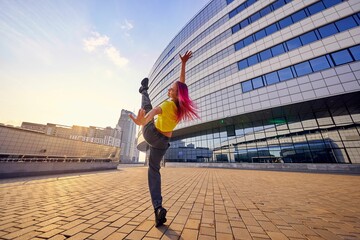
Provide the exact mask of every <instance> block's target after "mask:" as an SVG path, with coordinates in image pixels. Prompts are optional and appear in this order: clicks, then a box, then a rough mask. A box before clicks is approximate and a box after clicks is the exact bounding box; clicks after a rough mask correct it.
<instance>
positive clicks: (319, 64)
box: [310, 56, 330, 72]
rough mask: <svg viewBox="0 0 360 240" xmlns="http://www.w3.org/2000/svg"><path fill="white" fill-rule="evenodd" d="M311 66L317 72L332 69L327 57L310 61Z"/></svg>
mask: <svg viewBox="0 0 360 240" xmlns="http://www.w3.org/2000/svg"><path fill="white" fill-rule="evenodd" d="M310 64H311V67H312V69H313V70H314V71H315V72H316V71H321V70H324V69H327V68H330V64H329V62H328V61H327V59H326V57H325V56H322V57H318V58H315V59H312V60H310Z"/></svg>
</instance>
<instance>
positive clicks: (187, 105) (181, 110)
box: [176, 81, 199, 122]
mask: <svg viewBox="0 0 360 240" xmlns="http://www.w3.org/2000/svg"><path fill="white" fill-rule="evenodd" d="M176 85H177V87H178V97H177V100H178V103H177V107H178V111H177V120H178V122H180V121H181V120H193V119H195V118H199V115H198V114H197V112H196V106H195V104H194V102H193V101H192V100H191V99H190V97H189V91H188V87H187V85H186V84H185V83H182V82H179V81H176Z"/></svg>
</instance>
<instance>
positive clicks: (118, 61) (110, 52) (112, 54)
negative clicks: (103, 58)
mask: <svg viewBox="0 0 360 240" xmlns="http://www.w3.org/2000/svg"><path fill="white" fill-rule="evenodd" d="M105 54H106V55H107V56H108V58H110V60H111V61H112V62H113V63H114V64H115V65H117V66H119V67H124V66H126V64H127V63H128V62H129V60H128V59H126V58H124V57H121V56H120V53H119V51H118V50H117V49H116V48H115V47H113V46H109V47H107V48H106V49H105Z"/></svg>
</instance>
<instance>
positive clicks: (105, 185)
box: [0, 167, 360, 239]
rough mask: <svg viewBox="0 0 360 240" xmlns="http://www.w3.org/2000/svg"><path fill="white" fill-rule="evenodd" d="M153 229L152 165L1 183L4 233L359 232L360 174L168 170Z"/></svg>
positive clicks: (328, 235)
mask: <svg viewBox="0 0 360 240" xmlns="http://www.w3.org/2000/svg"><path fill="white" fill-rule="evenodd" d="M161 173H162V176H163V185H162V186H163V197H164V207H166V208H167V209H168V217H167V218H168V221H167V222H166V224H165V226H162V227H160V228H155V227H154V220H153V218H154V216H153V210H152V206H151V203H150V197H149V193H148V188H147V168H145V167H134V168H122V169H119V170H117V171H107V172H94V173H86V174H85V173H82V174H73V175H67V176H47V177H37V178H21V179H6V180H0V206H1V207H0V238H1V239H360V191H359V189H360V187H359V186H360V176H359V175H357V176H355V175H340V174H314V173H295V172H275V171H251V170H235V169H234V170H232V169H214V168H212V169H209V168H163V169H162V170H161Z"/></svg>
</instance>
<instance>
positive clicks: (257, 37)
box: [255, 29, 266, 40]
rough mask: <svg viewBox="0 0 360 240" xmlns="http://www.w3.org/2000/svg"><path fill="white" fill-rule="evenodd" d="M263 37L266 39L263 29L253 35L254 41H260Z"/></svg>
mask: <svg viewBox="0 0 360 240" xmlns="http://www.w3.org/2000/svg"><path fill="white" fill-rule="evenodd" d="M264 37H266V33H265V30H264V29H263V30H260V31H258V32H256V33H255V39H256V40H260V39H262V38H264Z"/></svg>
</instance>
